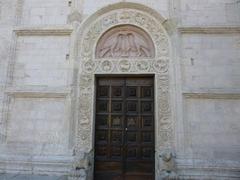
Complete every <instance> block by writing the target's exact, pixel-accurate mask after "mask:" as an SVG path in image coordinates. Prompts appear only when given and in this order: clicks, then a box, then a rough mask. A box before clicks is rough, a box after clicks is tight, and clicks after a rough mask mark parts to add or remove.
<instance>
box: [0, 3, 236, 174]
mask: <svg viewBox="0 0 240 180" xmlns="http://www.w3.org/2000/svg"><path fill="white" fill-rule="evenodd" d="M239 12H240V2H239V0H211V1H209V0H201V1H196V0H181V1H176V0H131V1H128V2H125V1H120V0H101V1H93V0H86V1H84V0H71V1H66V0H58V1H56V0H11V1H10V0H9V1H6V0H0V32H1V33H0V34H1V35H0V172H14V173H19V172H20V173H23V172H27V173H33V174H34V173H35V174H65V175H70V176H69V178H70V179H71V178H72V179H92V174H93V173H92V172H93V169H92V168H93V163H94V162H93V152H94V147H93V142H94V138H93V134H94V113H95V112H94V108H93V107H94V102H95V99H94V95H95V75H102V74H105V75H112V74H127V75H137V74H141V75H144V74H145V75H146V74H153V75H154V78H155V127H156V135H155V140H156V141H155V142H156V145H155V150H156V154H155V160H156V167H155V172H156V179H164V177H165V178H170V179H171V178H172V179H174V178H175V179H176V178H182V179H187V178H189V179H204V178H206V179H231V178H232V179H233V178H236V179H238V178H240V146H239V144H240V138H239V137H240V121H239V120H240V119H239V117H240V114H239V112H240V109H239V107H240V13H239ZM122 25H124V26H129V27H130V26H133V27H134V28H136V29H138V28H139V32H140V31H144V32H145V33H146V34H147V36H149V37H147V39H148V40H146V41H145V42H144V43H142V42H141V40H140V39H141V37H140V36H138V35H136V34H134V33H135V32H136V31H134V32H132V31H129V32H131V33H132V35H133V36H134V38H133V36H132V35H129V34H131V33H128V35H124V37H123V39H124V38H125V40H122V41H117V42H120V43H122V44H125V46H124V48H123V49H121V48H122V47H121V48H119V47H117V44H116V43H115V44H114V43H113V44H114V45H112V47H107V48H110V51H117V52H114V53H115V54H114V53H113V55H109V54H108V55H103V56H101V55H99V56H98V53H96V47H97V44H98V42H99V39H101V37H104V35H107V33H106V32H110V31H112V30H113V31H116V32H118V28H119V27H121V26H122ZM109 30H110V31H109ZM105 33H106V34H105ZM123 34H124V33H123ZM140 34H141V33H140ZM135 36H136V37H135ZM126 37H127V38H126ZM106 39H107V38H106ZM113 40H114V38H109V39H108V42H107V43H106V46H108V45H109V44H111V41H113ZM115 40H116V39H115ZM150 41H151V43H152V44H151V43H150V44H147V43H146V42H150ZM113 46H114V48H113ZM135 46H136V49H134V48H133V47H135ZM116 47H117V48H116ZM132 48H133V49H132ZM141 48H142V49H141ZM152 48H154V50H153V49H152ZM116 49H117V50H116ZM129 49H130V51H129V52H128V54H125V53H126V51H127V50H129ZM143 49H144V51H145V55H143V54H141V53H140V51H143ZM135 50H137V51H138V52H137V51H136V53H135ZM99 51H100V50H99ZM144 51H143V52H144ZM147 52H150V53H149V54H150V55H148V53H147ZM129 54H130V55H129ZM166 152H168V153H167V154H165V155H164V153H166ZM173 152H174V153H173ZM171 153H173V154H174V156H171V158H170V160H169V161H165V160H166V159H165V160H164V158H162V157H163V155H164V157H165V156H166V157H168V156H170V154H171ZM167 159H168V158H167ZM8 176H9V177H10V176H11V175H3V174H1V175H0V179H1V178H3V177H4V178H5V177H8ZM18 177H21V178H22V179H24V178H28V177H29V176H28V177H27V176H26V177H25V176H18ZM41 178H42V177H41ZM46 178H47V177H46Z"/></svg>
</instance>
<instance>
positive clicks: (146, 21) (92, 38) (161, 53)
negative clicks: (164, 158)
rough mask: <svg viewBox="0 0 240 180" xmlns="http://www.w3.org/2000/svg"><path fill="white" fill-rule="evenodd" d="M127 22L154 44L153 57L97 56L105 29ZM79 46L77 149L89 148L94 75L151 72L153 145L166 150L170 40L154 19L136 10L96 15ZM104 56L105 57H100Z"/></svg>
mask: <svg viewBox="0 0 240 180" xmlns="http://www.w3.org/2000/svg"><path fill="white" fill-rule="evenodd" d="M124 24H130V25H134V26H137V27H141V28H142V29H144V30H145V31H146V32H147V33H148V34H149V35H150V36H151V39H152V40H153V43H154V45H155V57H154V58H150V57H147V56H145V57H144V58H141V59H137V58H136V59H135V58H134V57H133V58H129V59H128V58H124V57H119V58H114V59H107V58H101V59H98V58H96V57H95V47H96V44H97V41H98V39H99V38H100V36H101V35H102V34H104V32H106V31H107V30H109V29H110V28H112V27H115V26H118V25H124ZM82 37H83V40H82V41H81V45H80V47H82V48H81V50H80V65H81V70H80V74H79V78H80V79H79V113H80V114H79V116H78V132H77V148H80V149H82V148H83V147H85V148H87V150H90V149H91V148H92V139H93V137H92V128H93V113H94V112H93V107H94V104H93V102H94V99H93V98H94V96H93V93H94V75H95V74H101V73H102V74H108V73H113V74H114V73H115V74H118V73H152V74H155V76H156V85H157V94H156V98H157V103H158V104H157V109H158V114H157V115H156V118H157V123H156V125H157V126H158V134H157V138H156V139H157V141H156V147H159V149H160V148H161V149H168V148H170V147H171V145H172V141H173V125H172V120H171V109H170V100H169V99H170V95H169V68H168V64H169V42H168V37H167V35H166V32H165V31H164V29H163V27H162V26H161V25H160V24H159V22H158V21H157V20H156V19H155V18H154V17H151V16H149V15H148V14H145V13H143V12H141V11H137V10H134V11H133V10H114V11H111V12H109V13H107V14H105V15H102V16H101V17H99V18H98V19H97V20H95V22H93V23H92V24H91V25H90V27H89V28H87V29H86V30H85V31H84V33H83V35H82ZM103 57H104V56H103Z"/></svg>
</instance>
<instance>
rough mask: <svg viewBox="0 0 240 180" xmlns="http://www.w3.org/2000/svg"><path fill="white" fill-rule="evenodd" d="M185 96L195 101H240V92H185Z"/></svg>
mask: <svg viewBox="0 0 240 180" xmlns="http://www.w3.org/2000/svg"><path fill="white" fill-rule="evenodd" d="M183 96H184V97H185V98H194V99H240V90H235V91H227V90H226V91H224V90H223V91H219V90H210V91H204V90H202V91H183Z"/></svg>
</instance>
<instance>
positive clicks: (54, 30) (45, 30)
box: [13, 26, 73, 36]
mask: <svg viewBox="0 0 240 180" xmlns="http://www.w3.org/2000/svg"><path fill="white" fill-rule="evenodd" d="M13 31H14V32H15V34H16V35H17V36H44V35H45V36H50V35H53V36H69V35H71V33H72V32H73V28H72V26H49V27H47V26H44V27H38V26H31V27H17V28H15V29H14V30H13Z"/></svg>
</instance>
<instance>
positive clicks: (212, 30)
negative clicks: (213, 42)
mask: <svg viewBox="0 0 240 180" xmlns="http://www.w3.org/2000/svg"><path fill="white" fill-rule="evenodd" d="M178 30H179V32H181V33H182V34H232V33H240V26H226V27H225V26H209V27H201V26H182V27H178Z"/></svg>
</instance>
